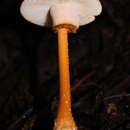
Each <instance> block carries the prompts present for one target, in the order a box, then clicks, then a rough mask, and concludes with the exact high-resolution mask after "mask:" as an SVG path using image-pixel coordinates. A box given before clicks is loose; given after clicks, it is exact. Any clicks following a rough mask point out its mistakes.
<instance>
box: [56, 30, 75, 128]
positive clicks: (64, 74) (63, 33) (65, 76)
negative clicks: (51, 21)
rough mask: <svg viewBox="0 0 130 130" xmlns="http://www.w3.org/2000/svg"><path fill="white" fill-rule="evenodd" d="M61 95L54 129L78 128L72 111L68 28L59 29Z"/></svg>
mask: <svg viewBox="0 0 130 130" xmlns="http://www.w3.org/2000/svg"><path fill="white" fill-rule="evenodd" d="M58 48H59V76H60V96H59V106H58V113H57V117H56V120H55V127H54V130H77V127H76V124H75V121H74V119H73V116H72V112H71V90H70V89H71V88H70V74H69V56H68V29H66V28H60V29H59V30H58Z"/></svg>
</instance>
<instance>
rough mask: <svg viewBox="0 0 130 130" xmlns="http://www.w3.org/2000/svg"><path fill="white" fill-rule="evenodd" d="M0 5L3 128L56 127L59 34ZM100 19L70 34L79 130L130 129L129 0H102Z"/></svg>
mask: <svg viewBox="0 0 130 130" xmlns="http://www.w3.org/2000/svg"><path fill="white" fill-rule="evenodd" d="M21 2H22V0H19V1H18V0H12V1H10V0H2V1H1V4H0V16H1V19H0V129H1V130H52V128H53V122H54V118H55V116H56V108H57V104H58V88H59V86H58V82H59V79H58V57H57V34H56V33H54V32H53V31H52V30H51V29H48V28H45V27H43V28H41V27H39V26H36V25H33V24H31V23H29V22H27V21H26V20H24V18H23V17H22V16H21V15H20V12H19V7H20V4H21ZM101 2H102V5H103V12H102V14H101V15H100V16H98V17H97V18H96V21H94V22H93V23H91V24H89V25H85V26H82V27H81V28H80V29H79V30H78V32H77V33H76V34H70V35H69V54H70V71H71V86H72V98H73V99H72V109H73V114H74V117H75V120H76V123H77V125H78V127H79V130H129V129H130V11H129V9H130V0H124V1H123V0H101Z"/></svg>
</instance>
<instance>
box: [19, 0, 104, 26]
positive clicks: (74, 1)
mask: <svg viewBox="0 0 130 130" xmlns="http://www.w3.org/2000/svg"><path fill="white" fill-rule="evenodd" d="M20 11H21V14H22V15H23V17H24V18H25V19H26V20H28V21H30V22H32V23H34V24H37V25H40V26H56V25H58V24H61V23H69V24H72V25H74V26H76V27H77V28H78V27H79V26H81V25H85V24H88V23H90V22H92V21H94V20H95V16H97V15H99V14H100V13H101V11H102V6H101V4H100V2H99V0H24V1H23V3H22V5H21V8H20Z"/></svg>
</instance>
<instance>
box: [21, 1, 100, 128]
mask: <svg viewBox="0 0 130 130" xmlns="http://www.w3.org/2000/svg"><path fill="white" fill-rule="evenodd" d="M20 10H21V14H22V15H23V17H24V18H25V19H26V20H28V21H30V22H32V23H34V24H37V25H40V26H48V27H53V29H54V31H55V32H57V33H58V52H59V53H58V56H59V78H60V96H59V106H58V112H57V117H56V119H55V126H54V130H77V126H76V123H75V121H74V119H73V116H72V112H71V90H70V77H69V76H70V74H69V73H70V72H69V58H68V57H69V56H68V32H71V33H75V32H76V31H77V29H78V28H79V26H82V25H85V24H88V23H90V22H92V21H94V19H95V16H97V15H99V14H100V13H101V11H102V6H101V4H100V2H99V0H24V1H23V3H22V5H21V8H20Z"/></svg>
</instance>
